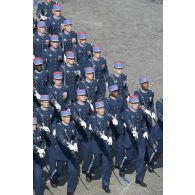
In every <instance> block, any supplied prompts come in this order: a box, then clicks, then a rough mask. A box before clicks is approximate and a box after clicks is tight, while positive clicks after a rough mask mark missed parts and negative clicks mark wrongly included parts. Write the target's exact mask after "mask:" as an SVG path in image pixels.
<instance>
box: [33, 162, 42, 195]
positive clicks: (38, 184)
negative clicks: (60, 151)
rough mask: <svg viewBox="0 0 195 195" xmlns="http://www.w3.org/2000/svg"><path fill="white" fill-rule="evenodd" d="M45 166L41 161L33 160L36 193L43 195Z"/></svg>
mask: <svg viewBox="0 0 195 195" xmlns="http://www.w3.org/2000/svg"><path fill="white" fill-rule="evenodd" d="M42 170H43V166H42V164H41V163H37V162H36V161H35V160H34V161H33V176H34V190H35V195H43V172H42Z"/></svg>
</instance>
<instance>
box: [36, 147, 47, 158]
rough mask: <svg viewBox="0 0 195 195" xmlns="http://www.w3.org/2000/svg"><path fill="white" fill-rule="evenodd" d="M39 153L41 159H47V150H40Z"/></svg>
mask: <svg viewBox="0 0 195 195" xmlns="http://www.w3.org/2000/svg"><path fill="white" fill-rule="evenodd" d="M37 152H38V153H39V157H40V158H44V157H45V150H44V149H41V148H38V150H37Z"/></svg>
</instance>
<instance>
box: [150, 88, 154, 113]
mask: <svg viewBox="0 0 195 195" xmlns="http://www.w3.org/2000/svg"><path fill="white" fill-rule="evenodd" d="M151 94H152V95H151V96H152V102H151V111H152V112H154V92H153V91H151Z"/></svg>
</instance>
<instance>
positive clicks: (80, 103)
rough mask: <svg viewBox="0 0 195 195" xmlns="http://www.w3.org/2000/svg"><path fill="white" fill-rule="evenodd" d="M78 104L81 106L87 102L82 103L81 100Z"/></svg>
mask: <svg viewBox="0 0 195 195" xmlns="http://www.w3.org/2000/svg"><path fill="white" fill-rule="evenodd" d="M77 103H78V104H79V105H85V102H81V101H80V100H77Z"/></svg>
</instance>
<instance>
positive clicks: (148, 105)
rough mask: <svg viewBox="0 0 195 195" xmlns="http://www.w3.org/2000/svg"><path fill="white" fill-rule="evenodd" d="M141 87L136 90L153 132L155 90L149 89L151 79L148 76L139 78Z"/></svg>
mask: <svg viewBox="0 0 195 195" xmlns="http://www.w3.org/2000/svg"><path fill="white" fill-rule="evenodd" d="M139 84H140V89H138V90H136V91H135V92H134V94H135V95H137V96H138V97H139V102H140V106H141V108H142V109H143V111H144V113H145V116H146V125H147V128H148V131H149V132H151V129H152V120H155V112H154V92H153V91H152V90H150V89H149V80H148V78H147V77H146V76H142V77H140V78H139Z"/></svg>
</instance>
